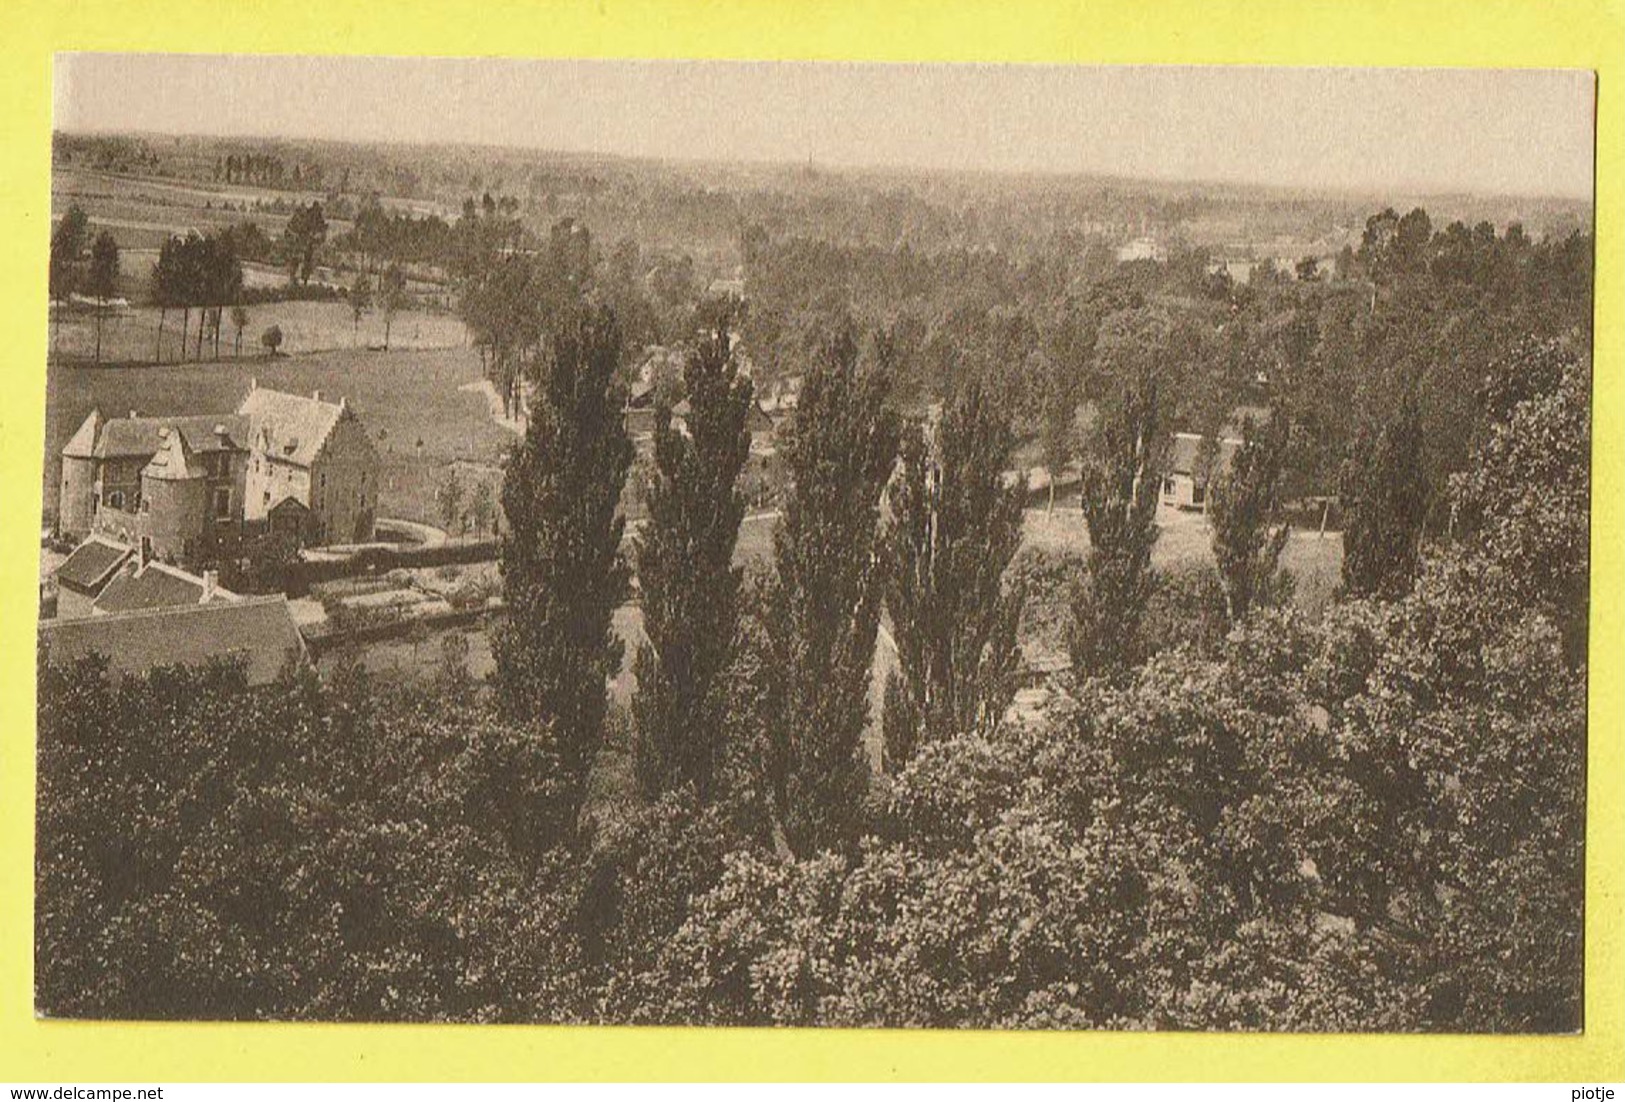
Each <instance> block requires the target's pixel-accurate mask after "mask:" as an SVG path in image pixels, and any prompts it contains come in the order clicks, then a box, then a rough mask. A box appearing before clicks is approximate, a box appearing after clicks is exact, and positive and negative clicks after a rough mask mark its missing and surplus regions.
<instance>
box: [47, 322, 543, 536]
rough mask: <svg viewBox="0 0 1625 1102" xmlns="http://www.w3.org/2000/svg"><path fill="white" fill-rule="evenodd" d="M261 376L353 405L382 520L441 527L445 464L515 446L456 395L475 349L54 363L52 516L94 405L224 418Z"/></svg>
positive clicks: (114, 411) (476, 405) (482, 411)
mask: <svg viewBox="0 0 1625 1102" xmlns="http://www.w3.org/2000/svg"><path fill="white" fill-rule="evenodd" d="M254 377H257V378H258V379H259V381H260V383H261V384H262V385H265V386H270V387H275V388H277V389H278V390H286V391H291V392H293V393H296V394H309V393H310V392H311V391H313V390H320V391H322V392H323V394H324V395H325V396H327V397H328V398H330V399H335V400H336V399H337V398H339V397H340V396H342V397H345V398H347V399H349V401H350V403H351V404H352V405H353V406H354V407H355V408H356V410H357V412H358V413H359V414H360V415H361V418H362V420H363V423H364V424H365V425H366V426H367V431H368V432H369V433H370V434H371V435H372V438H373V441H374V442H375V443H376V445H377V447H378V452H379V455H380V457H381V459H382V460H383V472H382V474H383V486H382V488H381V491H380V493H379V501H378V505H379V512H380V515H382V516H393V517H403V518H405V519H407V520H416V521H422V522H426V523H430V524H433V523H436V522H437V521H436V514H437V512H438V510H437V509H436V507H435V500H434V497H435V491H436V490H437V489H438V488H439V486H440V484H441V482H442V480H443V479H444V477H445V475H444V468H445V465H446V463H448V462H450V461H451V460H452V459H455V458H458V457H463V458H472V459H477V460H481V461H484V462H495V461H496V460H497V459H498V458H499V457H500V456H501V455H502V454H503V451H504V449H506V448H507V447H508V446H509V444H511V443H512V441H513V436H512V435H511V434H509V433H508V432H506V431H504V430H503V429H501V428H500V427H498V426H497V425H496V424H495V423H494V422H492V421H491V419H490V417H489V416H488V413H487V410H486V407H485V402H484V400H483V399H482V398H481V397H480V395H479V394H478V393H477V392H473V391H466V390H459V389H458V387H460V386H461V385H462V384H464V383H467V382H470V381H474V380H478V379H479V378H480V362H479V357H478V356H477V355H476V354H475V353H474V352H473V351H472V350H470V349H464V348H453V349H441V350H435V351H424V352H398V351H397V352H389V353H387V354H386V353H382V352H365V351H360V352H358V351H344V352H328V353H322V354H318V355H311V356H286V357H278V358H277V359H275V360H265V359H252V360H251V359H246V358H245V359H243V360H241V361H232V360H227V361H225V362H222V363H212V364H186V365H165V366H163V367H118V368H94V367H72V366H68V365H64V364H60V363H52V364H51V365H50V366H49V368H48V376H47V386H46V394H47V397H46V408H45V431H46V457H45V459H46V462H45V483H44V491H45V509H46V516H47V518H50V517H51V516H53V515H54V514H55V512H56V499H57V491H56V487H57V484H58V481H59V479H60V478H61V473H60V470H61V463H60V455H61V451H62V446H63V445H64V444H65V443H67V441H68V438H69V437H70V436H72V435H73V432H74V430H75V429H76V428H78V427H79V425H80V424H81V423H82V422H83V421H84V419H85V416H86V415H87V414H89V412H90V410H91V409H92V408H93V407H99V408H100V409H101V411H102V413H103V414H104V415H107V416H110V417H115V416H123V415H125V414H127V413H128V412H129V411H130V410H132V409H134V410H136V411H138V412H140V413H141V414H144V415H149V416H164V415H166V414H174V415H180V414H185V413H210V412H221V413H227V412H231V411H233V410H235V409H236V408H237V405H238V403H240V402H241V401H242V398H243V395H244V394H246V393H247V392H248V383H249V379H250V378H254Z"/></svg>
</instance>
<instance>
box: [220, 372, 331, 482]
mask: <svg viewBox="0 0 1625 1102" xmlns="http://www.w3.org/2000/svg"><path fill="white" fill-rule="evenodd" d="M237 412H238V413H240V414H242V415H243V416H245V417H247V418H248V419H249V420H250V421H251V422H252V423H253V433H252V435H253V439H254V441H255V443H256V444H257V445H259V446H261V447H263V448H264V449H265V452H266V454H267V455H269V456H270V457H271V458H273V459H279V460H281V461H283V462H285V463H292V464H295V465H296V466H300V467H308V466H310V465H311V464H312V463H313V462H315V460H316V456H317V455H318V454H319V453H320V452H321V450H322V445H323V444H325V443H326V442H327V437H328V434H329V433H331V432H332V431H333V426H335V425H337V424H338V423H339V419H340V418H342V417H344V416H346V415H349V410H348V409H347V408H346V407H345V406H343V405H340V404H339V403H337V402H324V401H322V400H321V399H319V398H306V397H304V396H303V395H299V394H284V393H283V392H282V391H280V390H270V389H268V388H266V387H263V386H256V387H254V388H253V389H252V390H250V391H249V392H248V397H246V398H244V399H243V404H242V405H241V406H239V407H238V409H237Z"/></svg>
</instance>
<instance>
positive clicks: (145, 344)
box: [50, 302, 468, 367]
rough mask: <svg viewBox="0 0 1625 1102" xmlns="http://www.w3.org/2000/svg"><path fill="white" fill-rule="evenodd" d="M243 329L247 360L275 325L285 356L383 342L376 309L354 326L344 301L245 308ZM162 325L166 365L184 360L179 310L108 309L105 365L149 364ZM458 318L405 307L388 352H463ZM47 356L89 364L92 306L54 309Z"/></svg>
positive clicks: (225, 325) (230, 338) (206, 348)
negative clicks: (246, 323) (64, 309)
mask: <svg viewBox="0 0 1625 1102" xmlns="http://www.w3.org/2000/svg"><path fill="white" fill-rule="evenodd" d="M247 310H248V325H247V326H246V327H244V329H243V354H242V356H241V357H240V358H241V359H242V360H244V361H247V360H250V359H255V358H259V357H261V356H263V355H264V349H263V348H262V347H261V345H260V334H262V333H264V332H265V331H266V330H267V329H269V328H270V327H271V326H273V325H275V326H277V327H278V328H280V329H281V330H282V353H283V354H284V355H299V354H301V353H305V352H327V351H334V350H338V349H355V348H361V349H365V348H368V347H372V346H379V345H382V344H383V340H384V319H383V316H382V315H381V314H379V313H378V312H377V311H372V312H370V313H367V314H364V315H362V318H361V323H360V325H359V326H357V325H356V323H355V317H354V315H353V314H352V313H351V312H350V308H349V307H348V306H346V305H345V304H344V303H342V302H266V303H260V304H258V305H255V306H249V307H247ZM202 313H203V312H202V311H201V310H193V311H192V312H191V317H190V318H189V319H184V320H187V321H188V325H189V330H188V331H189V334H190V339H189V340H188V341H187V348H186V355H187V356H188V357H190V356H192V355H193V354H194V353H195V352H196V351H197V343H196V342H197V327H198V323H199V318H200V317H201V316H202ZM160 320H162V322H163V362H164V363H165V364H171V363H177V362H179V361H180V359H181V323H182V321H183V312H182V311H180V310H173V309H172V310H169V311H167V312H165V313H164V314H163V316H162V318H161V319H160V312H159V311H158V310H156V309H153V308H152V307H150V306H134V307H131V308H130V309H127V310H122V311H117V312H113V311H109V312H108V314H107V316H106V317H105V318H104V319H103V321H102V359H101V362H102V364H103V365H107V364H143V365H146V366H149V367H150V366H152V363H153V355H154V352H155V351H157V349H158V326H159V321H160ZM221 321H222V325H221V330H220V359H221V360H224V361H234V360H237V359H239V357H238V356H237V355H236V354H235V351H234V347H233V346H234V344H235V342H236V337H237V334H236V330H235V329H234V328H233V327H232V324H231V311H230V310H229V309H228V310H227V311H226V312H225V314H224V316H223V317H222V319H221ZM467 340H468V334H467V330H466V329H465V328H464V327H463V323H462V319H460V318H458V317H456V316H455V315H453V314H442V313H428V312H425V311H421V310H402V311H400V312H399V313H397V314H396V315H395V320H394V321H393V323H391V325H390V332H389V347H390V350H391V351H392V352H393V351H395V350H397V349H401V350H407V349H424V348H461V347H462V346H463V345H464V344H466V343H467ZM50 342H51V344H50V347H51V350H52V351H51V358H52V359H53V360H60V361H63V362H65V363H76V364H89V363H92V362H93V358H94V353H95V349H96V318H95V312H94V310H93V309H91V308H88V307H86V308H75V309H69V310H66V311H58V312H56V314H55V315H54V316H53V317H52V319H51V332H50ZM203 358H204V360H205V361H209V360H212V359H214V353H213V341H212V340H210V339H209V337H208V335H205V338H204V341H203Z"/></svg>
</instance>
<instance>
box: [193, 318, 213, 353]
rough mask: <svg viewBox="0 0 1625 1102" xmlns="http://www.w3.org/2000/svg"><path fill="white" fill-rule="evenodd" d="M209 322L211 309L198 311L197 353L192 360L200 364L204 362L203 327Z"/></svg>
mask: <svg viewBox="0 0 1625 1102" xmlns="http://www.w3.org/2000/svg"><path fill="white" fill-rule="evenodd" d="M208 322H209V308H208V307H207V306H205V307H203V309H201V310H199V311H198V316H197V351H196V352H195V353H194V354H193V356H192V358H193V359H194V360H196V361H198V362H199V363H202V362H203V327H204V326H205V325H207V324H208Z"/></svg>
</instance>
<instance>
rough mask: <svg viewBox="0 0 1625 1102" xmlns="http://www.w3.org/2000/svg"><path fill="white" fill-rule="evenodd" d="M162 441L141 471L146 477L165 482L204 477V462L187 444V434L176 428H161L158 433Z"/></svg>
mask: <svg viewBox="0 0 1625 1102" xmlns="http://www.w3.org/2000/svg"><path fill="white" fill-rule="evenodd" d="M158 436H159V439H160V440H161V441H162V443H160V444H159V446H158V452H157V454H156V455H154V456H153V457H152V461H151V462H150V463H148V464H147V465H146V467H145V468H143V470H142V471H141V474H142V476H143V477H145V478H156V479H158V480H160V481H163V482H182V481H185V480H186V479H190V478H202V477H203V474H204V471H203V464H202V463H200V462H199V461H198V458H197V453H196V452H194V451H193V450H192V449H191V448H189V447H187V445H186V435H185V434H184V433H181V432H177V431H175V430H174V429H161V430H159V433H158Z"/></svg>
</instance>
